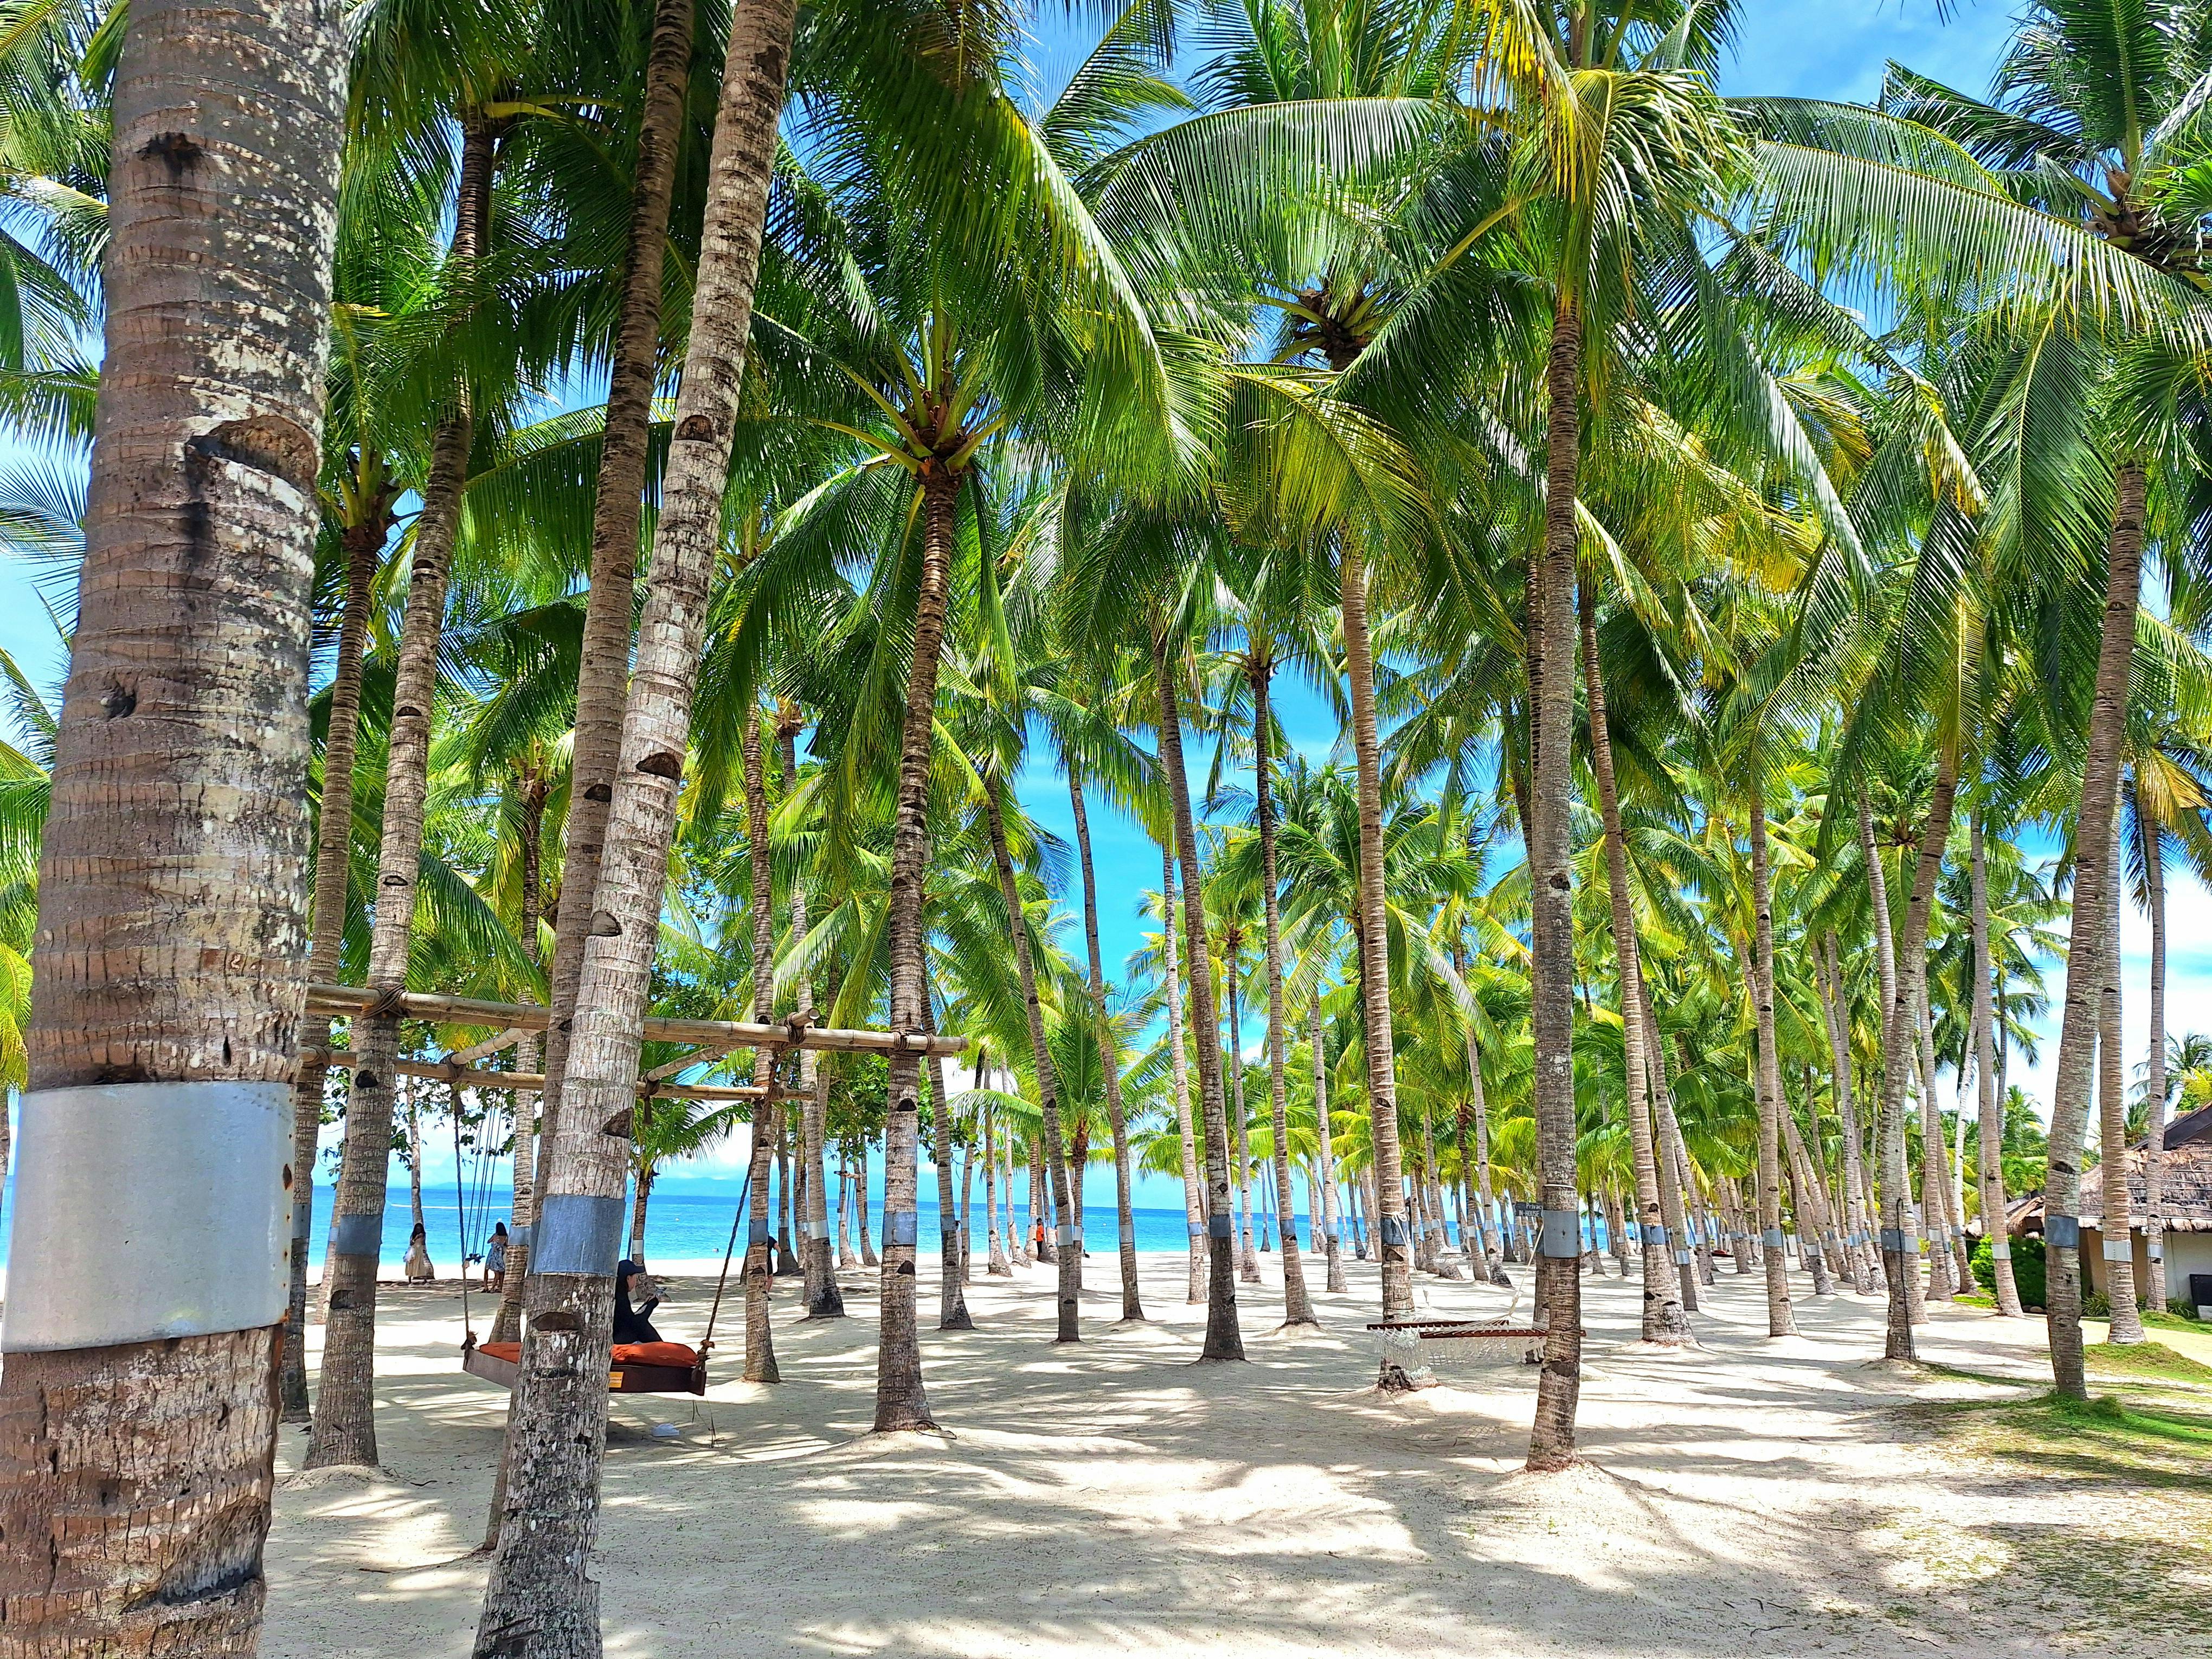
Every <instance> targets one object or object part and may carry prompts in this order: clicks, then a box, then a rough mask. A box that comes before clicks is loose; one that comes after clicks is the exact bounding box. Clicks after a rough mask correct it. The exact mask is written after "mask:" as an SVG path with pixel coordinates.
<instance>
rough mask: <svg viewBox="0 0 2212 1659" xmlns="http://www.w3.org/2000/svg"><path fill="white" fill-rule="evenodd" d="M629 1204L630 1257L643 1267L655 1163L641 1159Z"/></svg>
mask: <svg viewBox="0 0 2212 1659" xmlns="http://www.w3.org/2000/svg"><path fill="white" fill-rule="evenodd" d="M630 1191H631V1196H630V1205H629V1259H630V1260H631V1261H635V1262H636V1263H637V1265H638V1266H639V1267H643V1266H644V1265H645V1212H646V1206H647V1205H649V1204H650V1203H652V1202H653V1164H652V1163H651V1161H650V1160H641V1161H640V1162H639V1164H638V1166H637V1180H636V1181H635V1183H633V1185H632V1187H631V1189H630Z"/></svg>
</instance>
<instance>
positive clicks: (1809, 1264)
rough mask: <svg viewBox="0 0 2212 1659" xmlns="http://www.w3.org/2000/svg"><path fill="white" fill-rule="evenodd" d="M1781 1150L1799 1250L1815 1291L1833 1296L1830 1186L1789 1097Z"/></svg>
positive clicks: (1822, 1294) (1783, 1119) (1786, 1100)
mask: <svg viewBox="0 0 2212 1659" xmlns="http://www.w3.org/2000/svg"><path fill="white" fill-rule="evenodd" d="M1782 1139H1783V1147H1782V1150H1783V1152H1784V1154H1785V1155H1786V1156H1787V1157H1788V1158H1789V1163H1788V1164H1787V1166H1786V1168H1787V1170H1788V1172H1789V1176H1790V1212H1791V1213H1792V1214H1794V1215H1795V1216H1796V1218H1797V1250H1798V1254H1799V1255H1800V1256H1801V1257H1802V1259H1803V1261H1804V1263H1805V1267H1806V1269H1807V1271H1808V1272H1809V1273H1811V1274H1812V1275H1813V1294H1814V1296H1832V1295H1833V1294H1835V1288H1836V1287H1835V1284H1834V1281H1833V1280H1832V1279H1831V1278H1830V1276H1829V1270H1828V1258H1829V1255H1830V1254H1831V1252H1830V1250H1829V1249H1828V1243H1829V1233H1830V1229H1829V1226H1828V1207H1827V1206H1828V1194H1827V1189H1826V1188H1825V1187H1823V1186H1822V1185H1821V1184H1820V1175H1819V1173H1818V1172H1817V1171H1815V1170H1814V1168H1813V1158H1812V1154H1811V1153H1809V1152H1807V1151H1806V1150H1805V1137H1804V1136H1803V1134H1802V1133H1800V1132H1799V1130H1798V1127H1797V1115H1796V1112H1795V1111H1793V1110H1792V1109H1790V1102H1789V1100H1788V1098H1787V1097H1784V1100H1783V1103H1782ZM1839 1259H1840V1258H1839Z"/></svg>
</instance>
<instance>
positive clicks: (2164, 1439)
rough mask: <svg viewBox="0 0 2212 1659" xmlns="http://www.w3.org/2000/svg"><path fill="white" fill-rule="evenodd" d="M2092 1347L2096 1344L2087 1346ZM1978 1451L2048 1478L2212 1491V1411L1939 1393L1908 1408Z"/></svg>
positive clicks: (2059, 1397)
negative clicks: (1957, 1397) (1951, 1397)
mask: <svg viewBox="0 0 2212 1659" xmlns="http://www.w3.org/2000/svg"><path fill="white" fill-rule="evenodd" d="M2092 1352H2094V1351H2093V1350H2092ZM1911 1409H1912V1410H1913V1411H1914V1412H1916V1413H1926V1414H1927V1416H1928V1417H1929V1418H1930V1419H1934V1420H1935V1421H1936V1424H1937V1425H1938V1427H1939V1431H1940V1432H1941V1436H1942V1438H1943V1439H1944V1440H1945V1441H1947V1442H1948V1443H1951V1444H1952V1445H1953V1446H1954V1448H1956V1449H1962V1450H1966V1451H1967V1452H1970V1453H1972V1455H1975V1456H1978V1457H1990V1458H1997V1459H2002V1460H2003V1461H2005V1462H2010V1463H2013V1464H2015V1465H2018V1466H2024V1467H2021V1468H2019V1469H2018V1471H2017V1472H2019V1473H2022V1474H2039V1475H2042V1476H2044V1477H2045V1478H2049V1479H2056V1480H2077V1481H2082V1482H2093V1483H2098V1484H2112V1485H2124V1486H2165V1487H2175V1488H2182V1489H2186V1490H2188V1491H2190V1492H2197V1493H2203V1492H2208V1491H2212V1416H2208V1415H2206V1414H2204V1413H2198V1412H2191V1411H2181V1410H2177V1409H2174V1408H2172V1407H2165V1406H2151V1405H2146V1404H2143V1403H2142V1402H2140V1401H2128V1402H2126V1403H2123V1402H2121V1401H2118V1400H2113V1399H2110V1398H2100V1399H2096V1400H2087V1401H2083V1400H2069V1399H2067V1398H2065V1397H2064V1396H2063V1395H2056V1394H2046V1395H2038V1396H2037V1397H2035V1398H2033V1399H2031V1400H2003V1401H1973V1400H1966V1401H1933V1402H1930V1403H1929V1404H1927V1405H1924V1406H1921V1407H1912V1408H1911Z"/></svg>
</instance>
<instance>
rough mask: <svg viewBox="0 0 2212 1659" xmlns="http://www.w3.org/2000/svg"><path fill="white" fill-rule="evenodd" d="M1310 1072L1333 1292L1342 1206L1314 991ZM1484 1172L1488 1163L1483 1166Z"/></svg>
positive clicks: (1340, 1287)
mask: <svg viewBox="0 0 2212 1659" xmlns="http://www.w3.org/2000/svg"><path fill="white" fill-rule="evenodd" d="M1311 1013H1312V1022H1311V1023H1312V1030H1313V1074H1314V1133H1315V1134H1316V1136H1317V1137H1318V1138H1319V1139H1320V1142H1321V1146H1320V1156H1321V1203H1322V1235H1323V1239H1324V1243H1323V1247H1322V1248H1323V1252H1324V1258H1325V1260H1326V1261H1327V1264H1328V1269H1327V1277H1326V1278H1325V1279H1324V1280H1323V1283H1324V1284H1325V1285H1327V1287H1328V1290H1329V1291H1331V1292H1333V1293H1339V1294H1340V1293H1341V1292H1342V1291H1344V1290H1345V1289H1346V1283H1345V1277H1344V1250H1343V1243H1342V1241H1343V1235H1344V1206H1343V1205H1342V1204H1341V1203H1340V1202H1339V1201H1338V1198H1337V1187H1336V1152H1335V1150H1334V1147H1332V1146H1330V1144H1329V1126H1328V1053H1327V1050H1326V1048H1325V1047H1324V1045H1323V1042H1322V1018H1321V993H1320V992H1319V991H1318V990H1316V992H1315V993H1314V1000H1313V1005H1312V1010H1311ZM1484 1168H1485V1170H1487V1169H1488V1164H1485V1165H1484Z"/></svg>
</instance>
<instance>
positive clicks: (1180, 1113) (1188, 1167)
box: [1006, 836, 1206, 1307]
mask: <svg viewBox="0 0 2212 1659" xmlns="http://www.w3.org/2000/svg"><path fill="white" fill-rule="evenodd" d="M1173 843H1174V837H1173V836H1170V837H1169V839H1168V840H1167V841H1166V842H1162V843H1161V846H1160V932H1161V935H1162V937H1163V939H1164V941H1165V943H1166V945H1167V962H1168V970H1167V1004H1168V1071H1169V1078H1170V1084H1171V1086H1172V1087H1173V1089H1174V1091H1175V1104H1176V1132H1177V1133H1179V1134H1180V1135H1181V1136H1182V1204H1183V1220H1184V1225H1185V1226H1186V1228H1187V1229H1188V1235H1189V1238H1190V1285H1189V1288H1188V1291H1186V1292H1185V1293H1184V1301H1185V1302H1186V1303H1187V1304H1188V1305H1190V1306H1192V1307H1195V1306H1197V1305H1198V1304H1200V1303H1201V1302H1203V1301H1205V1300H1206V1188H1204V1187H1202V1186H1200V1184H1199V1179H1198V1152H1197V1140H1196V1136H1195V1133H1194V1128H1193V1125H1192V1121H1191V1109H1190V1060H1189V1054H1188V1050H1187V1049H1186V1048H1185V1046H1184V1042H1183V1024H1182V963H1180V962H1179V961H1178V959H1177V958H1178V957H1179V955H1180V953H1181V951H1182V945H1180V944H1178V943H1177V941H1176V933H1178V932H1179V931H1180V930H1181V928H1182V916H1181V915H1180V914H1179V913H1178V911H1177V909H1176V871H1175V847H1174V844H1173ZM1006 1190H1007V1194H1008V1198H1009V1201H1011V1200H1012V1192H1013V1188H1012V1187H1009V1188H1007V1189H1006Z"/></svg>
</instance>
